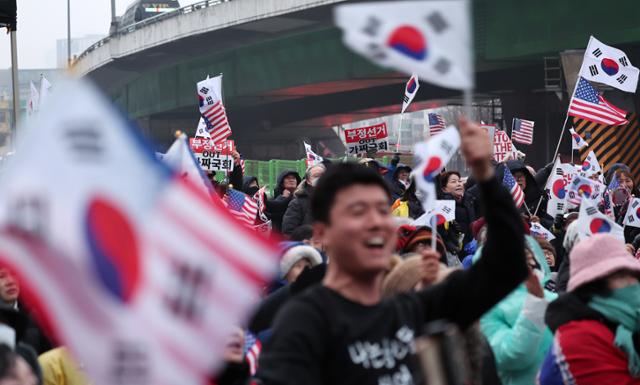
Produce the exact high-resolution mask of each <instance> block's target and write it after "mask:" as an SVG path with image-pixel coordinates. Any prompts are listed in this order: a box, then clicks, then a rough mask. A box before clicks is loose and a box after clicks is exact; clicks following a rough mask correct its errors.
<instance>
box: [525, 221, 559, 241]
mask: <svg viewBox="0 0 640 385" xmlns="http://www.w3.org/2000/svg"><path fill="white" fill-rule="evenodd" d="M531 235H533V236H534V237H536V238H542V239H544V240H545V241H551V240H553V239H556V236H555V235H553V233H552V232H551V231H549V230H547V229H545V228H544V226H542V225H541V224H540V223H538V222H531Z"/></svg>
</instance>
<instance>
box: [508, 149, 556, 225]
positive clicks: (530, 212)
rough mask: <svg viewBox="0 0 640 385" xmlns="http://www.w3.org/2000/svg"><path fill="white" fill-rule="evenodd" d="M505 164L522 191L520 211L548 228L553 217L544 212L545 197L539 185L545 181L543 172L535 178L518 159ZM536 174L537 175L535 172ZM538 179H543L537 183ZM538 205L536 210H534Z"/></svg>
mask: <svg viewBox="0 0 640 385" xmlns="http://www.w3.org/2000/svg"><path fill="white" fill-rule="evenodd" d="M506 165H507V167H508V168H509V171H511V174H513V177H514V178H515V180H516V182H517V183H518V185H519V186H520V188H521V189H522V191H523V192H524V205H523V206H522V208H521V211H522V212H523V213H524V214H525V215H526V216H527V217H529V220H534V221H539V222H540V223H541V224H542V225H543V226H544V227H546V228H548V229H549V228H551V225H552V224H553V217H550V216H549V215H548V214H547V212H546V207H547V205H546V198H545V194H544V191H543V187H541V185H542V184H544V182H546V178H544V174H542V175H541V176H540V178H536V177H535V176H534V175H532V174H531V172H530V171H529V170H528V169H527V167H526V165H525V164H524V163H523V162H522V161H520V160H510V161H508V162H507V163H506ZM545 171H546V167H545ZM536 176H538V175H537V174H536ZM547 176H548V174H547ZM538 179H544V180H543V181H542V183H539V182H538ZM538 205H539V206H540V207H539V209H538V211H537V212H536V211H535V210H536V208H537V207H538Z"/></svg>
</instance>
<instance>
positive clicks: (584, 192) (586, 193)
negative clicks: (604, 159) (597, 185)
mask: <svg viewBox="0 0 640 385" xmlns="http://www.w3.org/2000/svg"><path fill="white" fill-rule="evenodd" d="M591 193H593V189H592V188H591V186H590V185H588V184H581V185H580V186H578V195H580V196H581V197H587V198H589V197H590V196H591Z"/></svg>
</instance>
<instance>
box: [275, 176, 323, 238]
mask: <svg viewBox="0 0 640 385" xmlns="http://www.w3.org/2000/svg"><path fill="white" fill-rule="evenodd" d="M325 170H326V168H325V166H324V165H323V164H321V163H320V164H316V165H313V166H310V167H309V168H307V172H306V173H305V175H304V180H303V181H302V183H301V184H300V185H299V186H298V188H297V189H296V191H295V192H294V193H293V197H294V198H293V199H292V200H291V202H290V203H289V206H287V210H286V211H285V213H284V217H283V218H282V233H283V234H285V235H289V234H291V233H292V232H293V230H295V229H296V228H297V227H298V226H301V225H308V224H310V223H311V222H312V221H311V203H310V196H311V193H312V192H313V190H314V189H315V186H316V184H317V183H318V180H319V179H320V177H321V176H322V175H323V174H324V172H325Z"/></svg>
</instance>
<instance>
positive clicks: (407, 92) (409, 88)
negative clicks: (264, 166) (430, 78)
mask: <svg viewBox="0 0 640 385" xmlns="http://www.w3.org/2000/svg"><path fill="white" fill-rule="evenodd" d="M419 88H420V82H419V81H418V77H417V76H416V75H411V78H409V81H407V84H406V85H405V87H404V97H403V98H402V113H404V112H405V111H406V110H407V108H408V107H409V104H411V102H412V101H413V98H415V97H416V94H417V93H418V89H419Z"/></svg>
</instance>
